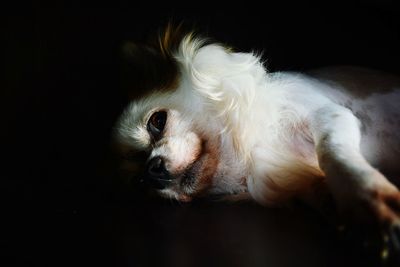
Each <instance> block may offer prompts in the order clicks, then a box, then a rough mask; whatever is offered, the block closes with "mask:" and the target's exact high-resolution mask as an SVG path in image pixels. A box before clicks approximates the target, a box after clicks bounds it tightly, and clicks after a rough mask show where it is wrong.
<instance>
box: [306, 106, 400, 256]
mask: <svg viewBox="0 0 400 267" xmlns="http://www.w3.org/2000/svg"><path fill="white" fill-rule="evenodd" d="M311 131H312V134H313V136H314V142H315V145H316V153H317V156H318V162H319V165H320V168H321V169H322V170H323V171H324V173H325V175H326V178H327V183H328V186H329V188H330V190H331V192H332V194H333V197H334V198H335V201H336V203H337V205H338V208H339V211H341V212H342V213H344V215H345V216H346V217H347V218H348V219H349V218H350V219H355V220H359V222H360V220H361V222H362V223H363V224H364V223H366V222H368V221H369V222H378V223H379V224H380V225H381V227H383V229H386V230H387V231H388V234H389V235H390V236H391V239H392V241H393V246H394V249H395V250H397V251H400V243H399V241H400V192H399V190H398V189H397V188H396V187H395V186H394V185H393V184H392V183H390V182H389V181H388V180H387V179H386V177H384V176H383V175H382V174H381V173H380V172H379V171H378V170H376V169H375V168H373V167H372V166H371V165H370V164H369V163H368V162H367V161H366V159H365V158H364V157H363V155H362V154H361V152H360V140H361V133H360V122H359V121H358V119H357V118H356V117H355V116H354V115H353V113H352V112H351V111H350V110H348V109H346V108H344V107H342V106H338V105H334V104H332V105H329V106H325V107H323V108H320V109H318V110H317V111H316V112H315V113H314V114H313V116H312V119H311ZM388 149H390V148H388Z"/></svg>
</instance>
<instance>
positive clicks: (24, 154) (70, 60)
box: [0, 0, 400, 266]
mask: <svg viewBox="0 0 400 267" xmlns="http://www.w3.org/2000/svg"><path fill="white" fill-rule="evenodd" d="M320 2H321V3H319V4H317V3H312V2H307V1H274V2H271V1H265V5H264V6H260V4H256V3H250V2H248V3H246V2H240V3H233V2H232V3H230V5H225V6H223V7H216V6H215V5H216V3H213V4H206V3H194V2H191V4H193V5H195V7H191V8H189V7H186V8H182V7H179V6H178V5H173V6H172V5H171V4H170V5H168V3H163V4H162V5H164V6H158V5H157V3H155V2H154V3H146V5H143V3H142V5H140V3H137V2H135V3H134V2H131V3H130V4H112V5H111V4H109V5H106V4H104V5H99V4H98V5H97V6H84V5H83V4H81V5H71V4H70V5H67V4H53V5H52V6H48V5H45V4H44V3H42V2H40V1H37V2H35V3H34V4H31V5H25V4H22V3H21V6H17V7H15V8H6V9H3V11H2V13H4V14H3V18H4V20H5V22H4V25H5V26H6V27H5V28H6V30H5V32H4V33H3V44H5V48H3V51H2V55H3V62H5V69H4V70H3V71H4V78H5V79H4V82H5V84H4V85H3V86H2V89H1V103H2V104H1V115H0V116H1V117H0V118H1V122H2V123H1V125H2V127H1V129H2V130H1V140H2V142H3V143H4V144H3V145H2V150H1V153H2V155H3V159H2V163H3V164H2V165H4V167H3V175H2V179H1V181H0V185H2V188H1V191H2V192H3V193H2V194H1V196H2V198H3V201H2V204H3V205H4V208H3V211H4V212H3V216H1V217H2V218H3V219H2V220H3V221H4V222H6V224H5V226H3V229H4V230H5V231H4V233H5V235H4V238H2V239H1V244H2V245H4V247H5V249H6V250H5V251H6V254H7V256H6V257H5V258H3V259H0V264H2V263H4V264H7V265H12V266H14V265H16V266H20V265H26V266H34V265H35V266H36V265H40V266H59V265H68V266H71V265H81V264H84V265H87V266H92V265H105V266H128V265H129V266H149V265H160V266H191V265H196V266H197V265H198V266H204V265H211V266H223V265H228V264H229V265H233V266H267V265H268V266H339V265H340V266H350V265H354V264H361V263H360V262H363V263H364V264H367V265H368V264H369V265H370V266H375V265H376V264H377V262H376V261H375V260H376V258H375V254H373V253H370V251H368V250H365V251H362V250H360V249H358V248H354V247H353V243H352V242H351V241H349V240H342V239H341V238H340V237H338V235H336V233H335V231H334V228H333V227H332V226H331V225H329V224H328V223H327V222H326V221H324V219H322V218H321V217H319V216H318V215H317V214H315V213H313V212H312V211H310V210H308V209H307V208H304V207H298V208H296V209H287V210H271V209H266V208H263V207H259V206H256V205H252V204H249V203H247V204H237V205H236V204H235V205H231V204H221V203H195V204H192V205H180V204H177V203H170V202H165V201H158V200H154V199H152V198H151V199H150V198H148V197H146V196H145V195H143V194H140V192H137V191H138V190H135V189H133V191H130V190H131V189H128V186H127V185H125V184H123V183H122V182H121V181H120V180H119V179H118V178H117V177H116V174H115V171H114V170H113V165H112V164H111V163H110V162H111V161H110V153H109V142H110V140H109V139H110V131H111V128H112V125H113V123H114V121H115V119H116V117H117V116H118V114H119V113H120V112H121V109H122V108H123V106H124V105H125V104H126V103H127V99H126V98H125V97H124V94H123V93H122V91H121V82H120V80H121V79H120V73H121V70H120V65H121V64H120V63H121V59H120V48H121V46H122V44H123V43H124V42H125V41H127V40H131V41H137V42H141V41H144V40H146V39H147V38H148V36H149V35H151V34H155V33H156V31H157V30H158V29H160V27H162V26H163V25H165V24H166V23H167V22H168V21H169V20H170V19H171V18H172V19H174V20H175V21H177V22H179V21H182V20H183V21H185V22H186V25H194V26H195V27H196V29H197V30H198V32H200V33H202V34H203V35H206V36H210V37H213V38H214V39H215V40H218V41H220V42H223V43H227V44H229V45H231V46H233V47H235V48H236V49H237V50H241V51H250V50H255V51H264V57H265V59H267V67H268V69H269V70H270V71H279V70H300V71H301V70H305V69H308V68H314V67H318V66H326V65H335V64H350V65H360V66H367V67H373V68H377V69H382V70H386V71H390V72H393V73H397V74H399V73H400V67H399V64H398V62H400V60H399V59H400V53H399V47H400V36H399V34H400V31H399V27H400V22H399V17H398V12H397V10H396V9H395V7H394V1H393V2H392V1H378V0H376V1H359V2H358V1H346V2H343V3H341V2H338V1H320ZM185 5H188V3H186V4H185ZM246 5H248V6H246ZM2 261H3V262H2ZM4 266H5V265H4Z"/></svg>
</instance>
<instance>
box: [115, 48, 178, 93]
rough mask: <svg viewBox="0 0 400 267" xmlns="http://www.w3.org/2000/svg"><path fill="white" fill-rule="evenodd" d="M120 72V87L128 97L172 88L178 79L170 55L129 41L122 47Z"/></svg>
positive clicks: (175, 65)
mask: <svg viewBox="0 0 400 267" xmlns="http://www.w3.org/2000/svg"><path fill="white" fill-rule="evenodd" d="M121 74H122V77H121V80H122V88H123V89H124V91H125V92H126V95H127V96H128V97H129V98H130V99H135V98H138V97H141V96H143V95H146V94H148V93H150V92H151V91H153V90H160V91H162V90H165V89H167V88H172V87H174V86H175V83H176V81H177V79H178V69H177V64H176V62H175V61H174V60H173V58H172V57H166V56H165V55H163V54H162V53H161V52H160V51H158V50H156V49H155V48H153V47H151V46H148V45H138V44H134V43H131V42H127V43H125V44H124V45H123V47H122V71H121Z"/></svg>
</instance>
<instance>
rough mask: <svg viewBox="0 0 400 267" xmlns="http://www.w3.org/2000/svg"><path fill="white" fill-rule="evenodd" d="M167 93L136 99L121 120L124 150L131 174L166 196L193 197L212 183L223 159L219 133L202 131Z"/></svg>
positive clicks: (121, 136)
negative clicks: (212, 134) (171, 101)
mask: <svg viewBox="0 0 400 267" xmlns="http://www.w3.org/2000/svg"><path fill="white" fill-rule="evenodd" d="M162 99H168V96H167V95H154V96H148V97H147V98H146V100H145V101H139V102H134V103H132V104H131V105H130V106H129V107H128V108H127V109H126V110H125V112H124V114H123V115H122V116H121V118H120V121H119V122H118V125H119V126H118V127H119V141H120V149H121V152H122V153H123V154H124V155H126V161H127V162H128V164H129V165H130V167H131V171H132V173H133V174H134V173H136V174H138V175H139V176H140V178H139V179H141V180H142V181H143V182H145V183H148V184H149V185H150V186H151V187H152V188H154V189H156V190H157V191H158V192H159V193H160V194H161V195H162V196H164V197H167V198H173V199H177V200H179V201H184V202H186V201H190V200H191V199H192V198H193V197H194V196H198V195H200V194H202V193H205V192H206V191H207V189H208V188H209V187H210V186H211V184H212V179H213V177H214V175H215V172H216V169H217V165H218V158H219V140H218V139H219V138H218V136H210V135H209V134H210V133H207V132H204V131H203V130H201V127H200V125H198V122H197V121H196V120H195V119H194V117H192V116H188V115H187V113H186V112H185V111H183V110H179V105H175V107H172V105H171V104H170V105H168V102H164V105H161V103H163V101H162Z"/></svg>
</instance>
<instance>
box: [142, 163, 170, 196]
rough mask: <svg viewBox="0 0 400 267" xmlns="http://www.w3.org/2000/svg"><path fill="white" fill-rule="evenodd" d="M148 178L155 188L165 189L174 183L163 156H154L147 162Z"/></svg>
mask: <svg viewBox="0 0 400 267" xmlns="http://www.w3.org/2000/svg"><path fill="white" fill-rule="evenodd" d="M146 170H147V178H148V182H149V184H150V185H151V186H152V187H153V188H155V189H164V188H166V187H167V186H169V185H170V184H171V183H172V178H171V176H170V174H169V172H168V170H167V169H166V168H165V163H164V160H163V158H162V157H154V158H152V159H150V160H149V161H148V162H147V168H146Z"/></svg>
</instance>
